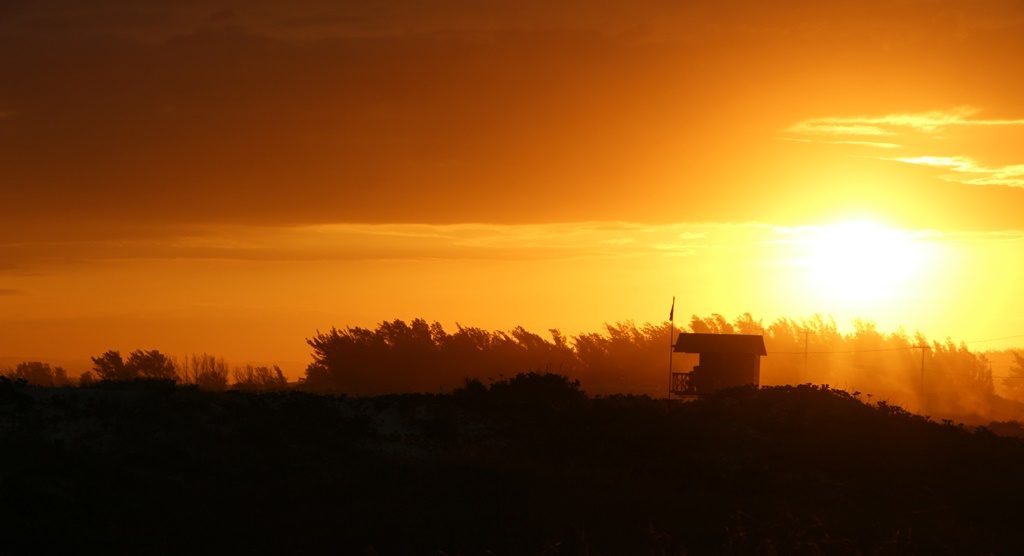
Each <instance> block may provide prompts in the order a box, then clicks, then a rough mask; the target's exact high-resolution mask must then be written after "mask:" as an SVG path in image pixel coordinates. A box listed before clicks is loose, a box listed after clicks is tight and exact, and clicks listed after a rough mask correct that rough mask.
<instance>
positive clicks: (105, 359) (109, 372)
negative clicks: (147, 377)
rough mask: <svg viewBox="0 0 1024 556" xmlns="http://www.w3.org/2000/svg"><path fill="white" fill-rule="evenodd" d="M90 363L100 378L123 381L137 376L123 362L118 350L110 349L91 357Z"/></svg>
mask: <svg viewBox="0 0 1024 556" xmlns="http://www.w3.org/2000/svg"><path fill="white" fill-rule="evenodd" d="M92 363H93V367H92V370H93V371H95V372H96V376H97V377H99V379H100V380H109V381H125V380H132V379H134V378H135V377H136V376H138V375H137V374H136V373H135V370H134V369H131V368H129V367H128V366H126V365H125V364H124V359H122V358H121V352H119V351H114V350H110V351H107V352H106V353H104V354H103V355H100V356H99V357H93V358H92Z"/></svg>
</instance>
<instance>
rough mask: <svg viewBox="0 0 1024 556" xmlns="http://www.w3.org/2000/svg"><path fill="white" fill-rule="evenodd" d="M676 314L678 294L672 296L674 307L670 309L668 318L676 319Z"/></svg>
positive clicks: (670, 319)
mask: <svg viewBox="0 0 1024 556" xmlns="http://www.w3.org/2000/svg"><path fill="white" fill-rule="evenodd" d="M675 316H676V296H674V295H673V296H672V308H671V309H669V310H668V320H669V321H673V320H675Z"/></svg>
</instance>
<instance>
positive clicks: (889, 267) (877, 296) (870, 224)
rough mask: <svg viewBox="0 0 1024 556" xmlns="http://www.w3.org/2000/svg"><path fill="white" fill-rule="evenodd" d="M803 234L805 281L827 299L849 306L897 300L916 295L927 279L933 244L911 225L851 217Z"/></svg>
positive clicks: (802, 264) (811, 228) (807, 230)
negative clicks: (893, 225) (905, 227)
mask: <svg viewBox="0 0 1024 556" xmlns="http://www.w3.org/2000/svg"><path fill="white" fill-rule="evenodd" d="M801 235H802V238H801V241H800V243H801V246H802V251H803V253H802V256H801V261H800V263H801V264H800V266H802V267H803V270H804V272H805V279H806V286H807V287H808V288H809V289H810V290H812V291H813V292H815V293H817V294H818V296H819V297H821V298H823V301H827V302H830V303H832V304H838V305H843V306H845V307H844V308H856V307H858V306H859V307H861V308H867V307H866V306H867V305H878V304H880V303H885V302H895V301H898V300H901V299H903V298H906V297H907V296H911V295H913V293H914V289H915V286H916V284H919V283H920V281H921V280H923V279H924V278H925V276H924V274H925V270H926V266H927V264H928V261H929V258H930V252H929V251H930V250H929V245H928V243H927V242H926V241H924V240H923V239H922V238H921V237H920V235H918V234H915V233H912V232H909V231H907V230H901V229H898V228H891V227H888V226H885V225H884V224H881V223H879V222H875V221H870V220H851V221H843V222H838V223H835V224H830V225H827V226H818V227H810V228H806V229H804V233H803V234H801ZM807 293H809V292H807Z"/></svg>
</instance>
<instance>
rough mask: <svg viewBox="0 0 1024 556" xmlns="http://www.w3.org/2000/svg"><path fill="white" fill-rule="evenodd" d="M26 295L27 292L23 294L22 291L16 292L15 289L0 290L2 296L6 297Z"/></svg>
mask: <svg viewBox="0 0 1024 556" xmlns="http://www.w3.org/2000/svg"><path fill="white" fill-rule="evenodd" d="M24 293H25V292H23V291H21V290H15V289H12V288H0V296H5V295H22V294H24Z"/></svg>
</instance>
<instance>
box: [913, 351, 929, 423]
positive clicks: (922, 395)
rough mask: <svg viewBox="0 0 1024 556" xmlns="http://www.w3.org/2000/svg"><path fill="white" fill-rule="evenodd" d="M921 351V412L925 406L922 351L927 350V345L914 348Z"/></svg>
mask: <svg viewBox="0 0 1024 556" xmlns="http://www.w3.org/2000/svg"><path fill="white" fill-rule="evenodd" d="M915 347H917V348H919V349H920V350H921V410H922V411H923V410H924V405H925V400H926V397H925V392H924V351H925V350H926V349H928V344H921V345H919V346H915Z"/></svg>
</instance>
